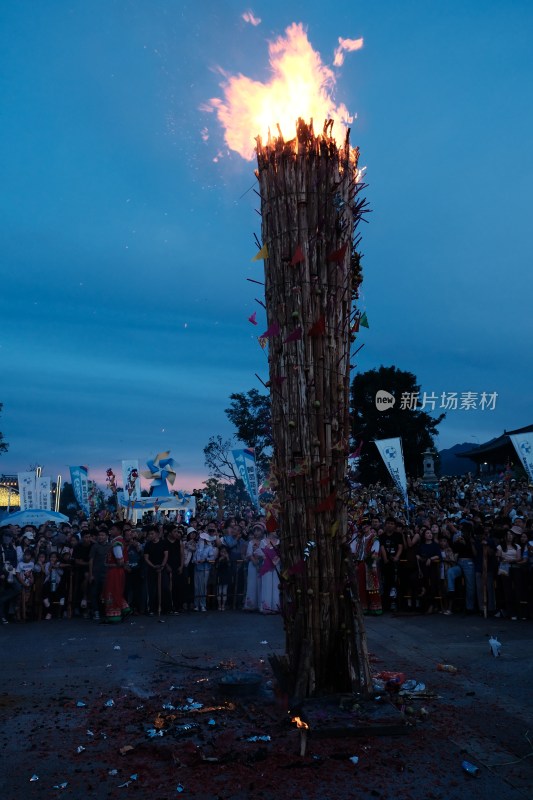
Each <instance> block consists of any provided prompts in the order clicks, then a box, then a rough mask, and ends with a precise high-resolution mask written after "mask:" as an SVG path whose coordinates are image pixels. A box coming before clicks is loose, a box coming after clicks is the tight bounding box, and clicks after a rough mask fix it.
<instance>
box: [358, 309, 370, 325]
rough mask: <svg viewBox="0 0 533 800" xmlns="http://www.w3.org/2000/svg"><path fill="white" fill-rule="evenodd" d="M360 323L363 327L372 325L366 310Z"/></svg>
mask: <svg viewBox="0 0 533 800" xmlns="http://www.w3.org/2000/svg"><path fill="white" fill-rule="evenodd" d="M360 323H361V325H362V327H363V328H370V325H369V324H368V317H367V315H366V311H365V312H364V314H362V315H361V319H360Z"/></svg>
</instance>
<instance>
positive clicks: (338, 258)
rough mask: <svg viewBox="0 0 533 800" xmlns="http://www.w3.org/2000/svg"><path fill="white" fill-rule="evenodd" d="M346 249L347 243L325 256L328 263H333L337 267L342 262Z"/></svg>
mask: <svg viewBox="0 0 533 800" xmlns="http://www.w3.org/2000/svg"><path fill="white" fill-rule="evenodd" d="M347 249H348V242H345V243H344V244H343V245H342V247H339V249H338V250H334V251H333V252H332V253H330V254H329V255H328V256H327V259H328V261H334V262H335V263H336V264H338V265H339V266H340V265H341V264H342V262H343V261H344V256H345V255H346V250H347Z"/></svg>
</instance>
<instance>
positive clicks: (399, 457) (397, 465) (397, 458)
mask: <svg viewBox="0 0 533 800" xmlns="http://www.w3.org/2000/svg"><path fill="white" fill-rule="evenodd" d="M374 441H375V444H376V447H377V448H378V450H379V454H380V456H381V458H382V459H383V461H384V463H385V466H386V467H387V469H388V470H389V472H390V476H391V478H392V480H393V481H394V483H395V485H396V487H397V489H398V490H399V491H400V492H401V493H402V496H403V499H404V503H405V506H406V508H409V501H408V499H407V476H406V474H405V464H404V460H403V450H402V440H401V439H400V438H399V437H398V438H395V439H375V440H374Z"/></svg>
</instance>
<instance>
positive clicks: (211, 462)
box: [204, 435, 239, 481]
mask: <svg viewBox="0 0 533 800" xmlns="http://www.w3.org/2000/svg"><path fill="white" fill-rule="evenodd" d="M231 447H232V441H231V439H223V438H222V436H220V435H219V436H210V437H209V442H208V443H207V444H206V446H205V447H204V461H205V465H206V467H207V469H208V470H209V474H210V475H211V476H212V477H213V478H217V479H218V480H224V481H236V480H238V478H239V476H238V475H237V471H236V469H235V464H234V462H233V456H232V455H231Z"/></svg>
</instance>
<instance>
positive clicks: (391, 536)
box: [379, 517, 403, 611]
mask: <svg viewBox="0 0 533 800" xmlns="http://www.w3.org/2000/svg"><path fill="white" fill-rule="evenodd" d="M379 542H380V557H381V577H382V580H383V611H390V610H391V608H396V598H397V595H398V563H399V561H400V558H401V556H402V551H403V541H402V536H401V533H399V532H398V531H397V530H396V520H395V519H394V517H387V519H386V520H385V527H384V528H383V532H382V534H381V536H380V538H379Z"/></svg>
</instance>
